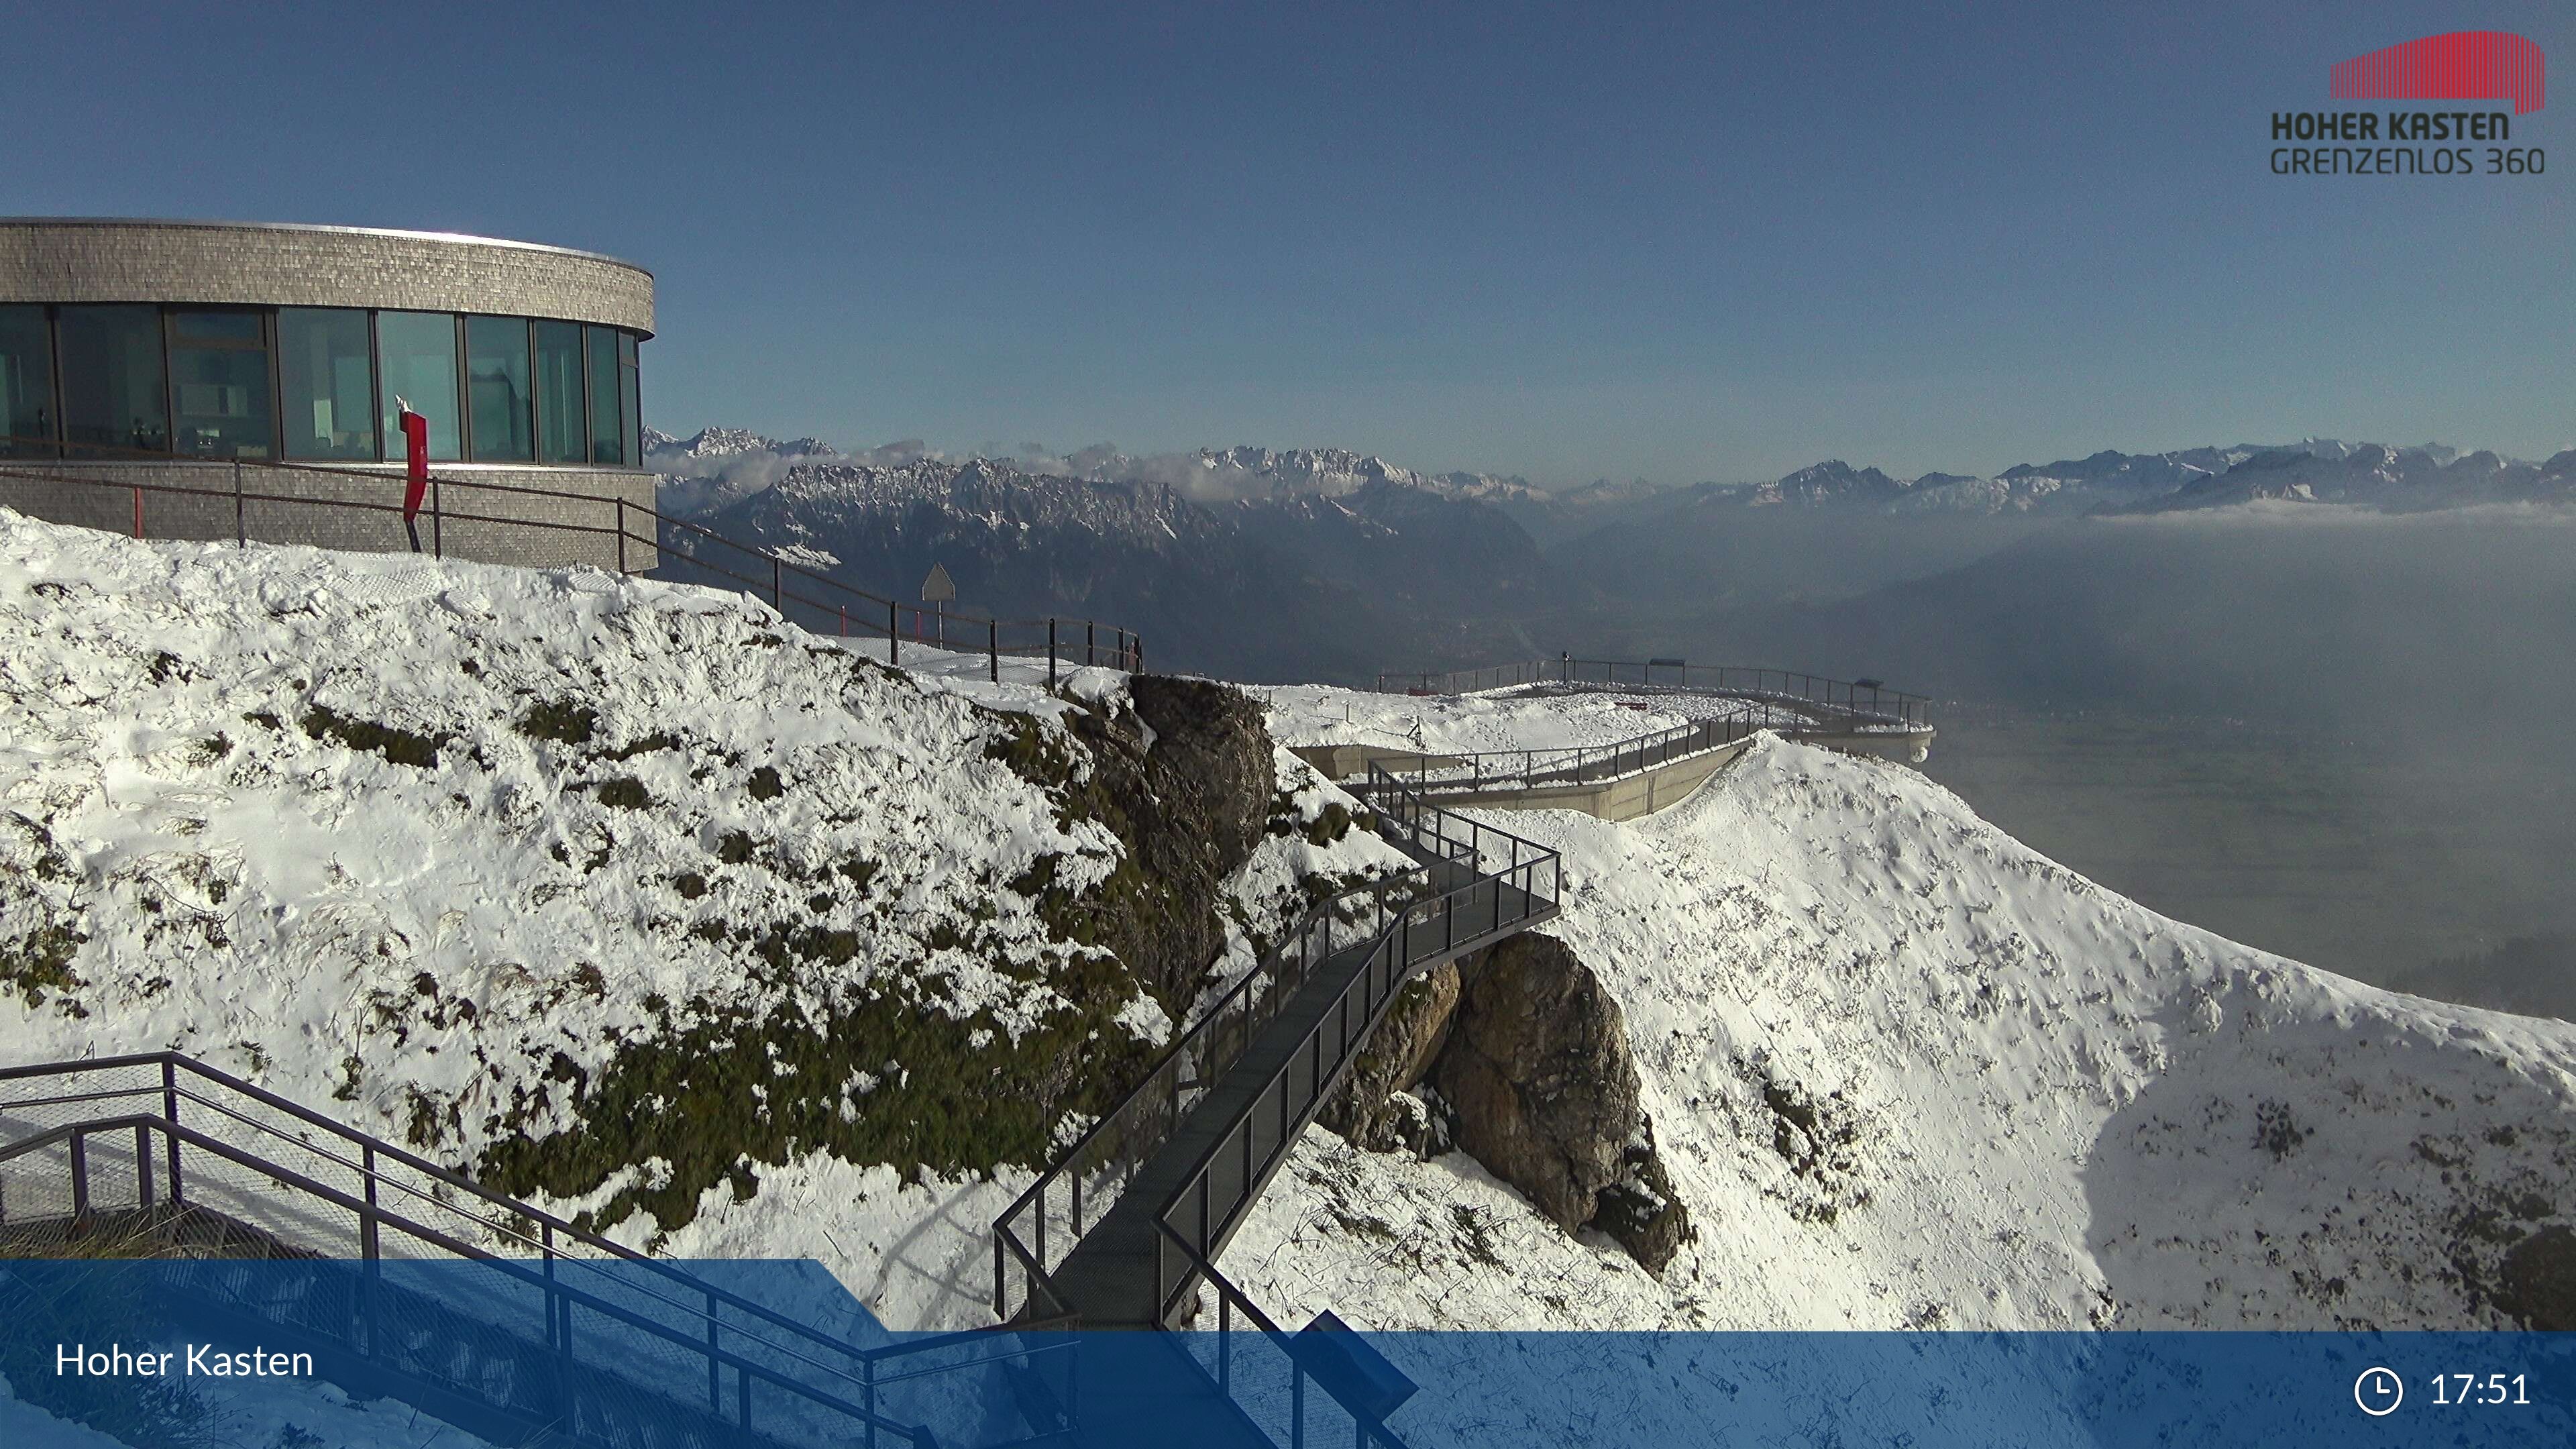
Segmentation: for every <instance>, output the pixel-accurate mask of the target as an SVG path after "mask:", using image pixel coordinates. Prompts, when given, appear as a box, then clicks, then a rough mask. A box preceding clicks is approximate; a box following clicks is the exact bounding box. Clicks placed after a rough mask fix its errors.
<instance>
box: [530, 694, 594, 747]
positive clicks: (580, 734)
mask: <svg viewBox="0 0 2576 1449" xmlns="http://www.w3.org/2000/svg"><path fill="white" fill-rule="evenodd" d="M598 731H599V711H597V710H595V709H592V708H591V707H590V706H588V705H585V704H575V703H573V702H572V701H571V700H568V699H551V700H540V701H538V702H537V703H535V704H532V705H529V706H528V712H527V713H526V714H523V715H521V716H519V733H521V734H523V735H526V736H527V737H528V738H530V739H532V740H553V741H554V742H555V743H557V744H563V745H586V744H589V743H590V740H591V736H592V735H594V734H596V733H598Z"/></svg>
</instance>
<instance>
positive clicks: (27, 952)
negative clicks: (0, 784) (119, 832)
mask: <svg viewBox="0 0 2576 1449" xmlns="http://www.w3.org/2000/svg"><path fill="white" fill-rule="evenodd" d="M8 824H9V825H10V826H11V827H12V828H14V829H15V830H17V831H18V832H19V833H20V834H22V835H23V836H24V837H25V840H26V849H27V852H28V855H29V856H30V857H31V858H30V859H29V860H28V861H27V862H26V863H25V864H23V865H21V864H17V863H14V862H12V861H9V860H5V859H0V988H6V989H8V990H11V991H15V992H16V993H17V994H18V996H19V997H20V999H22V1000H24V1001H25V1002H26V1003H27V1005H28V1006H30V1007H41V1006H43V1005H44V1004H45V1003H46V1002H48V1001H54V1002H56V1003H57V1005H58V1006H59V1007H60V1009H61V1010H62V1011H63V1013H64V1014H65V1015H68V1016H72V1017H86V1016H87V1015H89V1009H88V1008H87V1007H85V1006H83V1005H81V1003H80V1002H79V1001H78V1000H77V999H75V998H74V997H73V995H72V993H73V992H75V991H78V990H79V989H80V988H82V987H84V986H87V985H88V984H89V983H88V982H87V981H86V980H84V979H82V977H81V976H80V975H79V973H77V972H75V971H74V970H72V958H73V957H75V956H77V955H78V954H80V948H81V947H82V946H83V945H85V944H87V942H88V941H89V936H88V934H87V933H86V932H83V931H82V930H81V929H80V927H79V917H78V915H77V914H75V913H74V912H72V911H71V910H70V909H69V908H68V906H67V905H65V904H63V903H61V902H59V901H57V900H56V899H53V898H51V897H49V895H48V893H47V892H45V891H43V890H42V889H40V886H41V885H42V884H44V883H47V882H51V883H55V884H57V885H59V884H62V883H66V882H69V881H72V880H74V879H75V878H76V877H77V875H78V872H76V871H74V870H73V869H72V864H71V861H70V859H69V858H68V857H66V856H65V855H64V854H63V852H62V850H61V848H60V847H58V846H56V845H55V844H54V835H53V832H52V831H51V830H49V829H47V828H46V826H45V825H44V823H43V822H41V821H37V820H31V819H29V818H27V817H26V816H24V815H20V814H17V813H16V812H14V811H13V812H11V814H10V815H9V817H8Z"/></svg>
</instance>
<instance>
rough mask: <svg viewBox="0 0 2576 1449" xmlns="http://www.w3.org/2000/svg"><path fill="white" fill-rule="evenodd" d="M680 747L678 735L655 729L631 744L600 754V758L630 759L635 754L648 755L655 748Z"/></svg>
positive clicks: (674, 748)
mask: <svg viewBox="0 0 2576 1449" xmlns="http://www.w3.org/2000/svg"><path fill="white" fill-rule="evenodd" d="M680 747H681V746H680V737H679V736H678V735H675V734H672V733H671V732H670V731H668V730H655V731H654V732H653V733H651V734H649V735H646V736H645V737H644V738H642V739H640V740H637V741H635V742H634V743H633V744H629V745H621V746H619V747H618V748H616V749H613V750H610V751H607V752H606V753H604V754H602V755H601V756H600V758H601V759H603V760H631V759H634V758H635V757H636V756H637V755H649V754H652V753H653V752H654V751H656V750H676V749H679V748H680Z"/></svg>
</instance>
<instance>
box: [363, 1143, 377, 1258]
mask: <svg viewBox="0 0 2576 1449" xmlns="http://www.w3.org/2000/svg"><path fill="white" fill-rule="evenodd" d="M358 1171H359V1174H360V1175H361V1176H363V1177H365V1178H366V1180H367V1206H366V1209H365V1211H363V1212H361V1213H360V1214H359V1215H358V1256H359V1257H361V1258H364V1259H366V1260H367V1261H368V1262H370V1263H372V1262H374V1261H376V1259H377V1258H378V1257H379V1256H380V1255H381V1249H380V1248H379V1247H378V1245H377V1244H378V1236H377V1235H378V1229H377V1226H376V1145H375V1144H374V1143H372V1142H370V1143H368V1144H366V1146H365V1147H364V1148H362V1149H360V1152H359V1156H358Z"/></svg>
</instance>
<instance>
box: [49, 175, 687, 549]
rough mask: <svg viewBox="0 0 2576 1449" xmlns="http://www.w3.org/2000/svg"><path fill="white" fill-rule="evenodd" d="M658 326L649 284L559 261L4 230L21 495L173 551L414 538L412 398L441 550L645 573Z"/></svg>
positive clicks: (82, 223)
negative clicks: (407, 432)
mask: <svg viewBox="0 0 2576 1449" xmlns="http://www.w3.org/2000/svg"><path fill="white" fill-rule="evenodd" d="M652 335H653V277H652V274H651V273H649V272H647V271H645V270H644V269H643V268H641V267H638V266H634V265H632V264H630V263H627V262H621V261H617V260H615V259H613V258H609V257H603V256H596V255H593V254H591V253H588V252H576V251H568V250H565V249H563V248H561V247H549V246H534V245H530V244H528V243H525V242H510V241H493V240H490V239H487V238H482V237H469V236H453V235H446V234H440V233H431V232H412V231H376V230H368V229H363V228H358V227H331V226H272V225H250V224H238V223H229V222H222V223H218V222H193V221H127V220H114V219H96V220H93V219H74V218H62V217H41V218H0V423H5V425H6V431H5V434H0V504H5V505H7V506H9V507H12V508H16V509H18V510H20V511H22V512H25V513H29V514H33V515H35V516H38V517H43V518H48V519H53V520H56V521H58V522H64V523H79V524H87V525H90V526H93V527H99V528H113V529H116V530H117V531H119V532H127V533H138V534H144V535H148V536H151V537H157V538H198V539H225V540H230V539H232V538H234V537H235V536H236V534H237V533H238V534H239V535H241V536H245V537H249V538H258V539H264V540H269V541H272V542H279V543H308V544H317V545H321V546H323V547H329V548H355V549H404V548H409V547H410V546H411V544H410V541H409V538H408V536H407V534H406V530H405V528H404V524H403V519H402V517H401V514H400V512H399V508H400V504H401V502H402V493H403V471H404V463H403V458H404V440H403V434H402V430H401V428H400V426H399V425H398V424H397V422H396V415H397V408H396V403H395V399H396V398H397V397H400V398H401V399H402V400H404V401H405V402H408V403H409V404H410V405H411V408H412V410H413V411H415V412H417V413H419V414H421V415H422V416H423V417H425V418H427V419H428V422H429V456H430V458H431V460H432V466H431V474H432V476H433V477H434V478H436V479H437V480H438V487H437V493H438V495H439V496H438V497H437V498H436V500H435V501H434V503H433V505H432V508H431V510H430V511H429V512H427V513H425V514H424V515H423V517H422V518H421V519H419V520H418V521H417V528H418V531H419V533H420V535H421V538H422V546H423V547H424V548H435V549H437V550H439V551H441V552H444V553H448V554H454V555H457V556H461V557H466V558H475V559H482V560H485V561H488V562H494V563H515V564H563V563H589V564H596V565H599V566H601V567H617V566H619V565H620V564H622V565H623V566H624V567H626V568H629V569H640V568H649V567H651V566H652V564H653V563H654V559H653V557H652V552H653V550H652V542H651V541H652V537H653V527H652V524H651V521H650V520H649V518H637V517H635V516H634V515H633V514H632V513H631V511H630V510H631V509H632V508H633V507H634V506H635V505H642V506H645V507H650V506H651V504H652V501H653V477H652V475H651V474H650V473H648V472H646V471H645V470H644V467H643V437H642V425H641V421H640V417H639V411H640V405H639V397H640V392H639V387H638V375H637V367H636V354H637V347H638V344H640V343H641V342H643V341H644V340H645V339H646V338H648V337H651V336H652ZM135 484H142V485H145V486H143V487H140V488H138V487H135V486H132V485H135ZM477 485H482V486H477ZM491 485H500V486H499V487H494V486H491ZM510 490H541V492H520V491H510ZM237 495H240V496H237ZM563 495H571V496H563ZM288 500H294V501H288ZM326 500H327V501H330V502H336V503H340V504H344V505H345V504H348V503H363V504H369V505H373V507H371V508H350V507H346V506H340V507H332V506H315V505H316V504H320V503H323V502H325V501H326ZM621 502H622V503H624V504H625V505H627V508H626V509H621V508H620V507H619V504H620V503H621ZM388 508H390V509H391V510H393V511H385V510H387V509H388ZM621 518H623V519H624V520H625V521H626V531H627V532H629V533H631V534H633V535H635V538H633V539H620V538H618V537H616V536H615V533H614V528H615V524H616V522H617V521H618V520H619V519H621ZM530 525H538V526H530ZM542 525H554V526H552V527H546V526H542ZM621 548H622V552H623V556H622V557H620V553H621Z"/></svg>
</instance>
